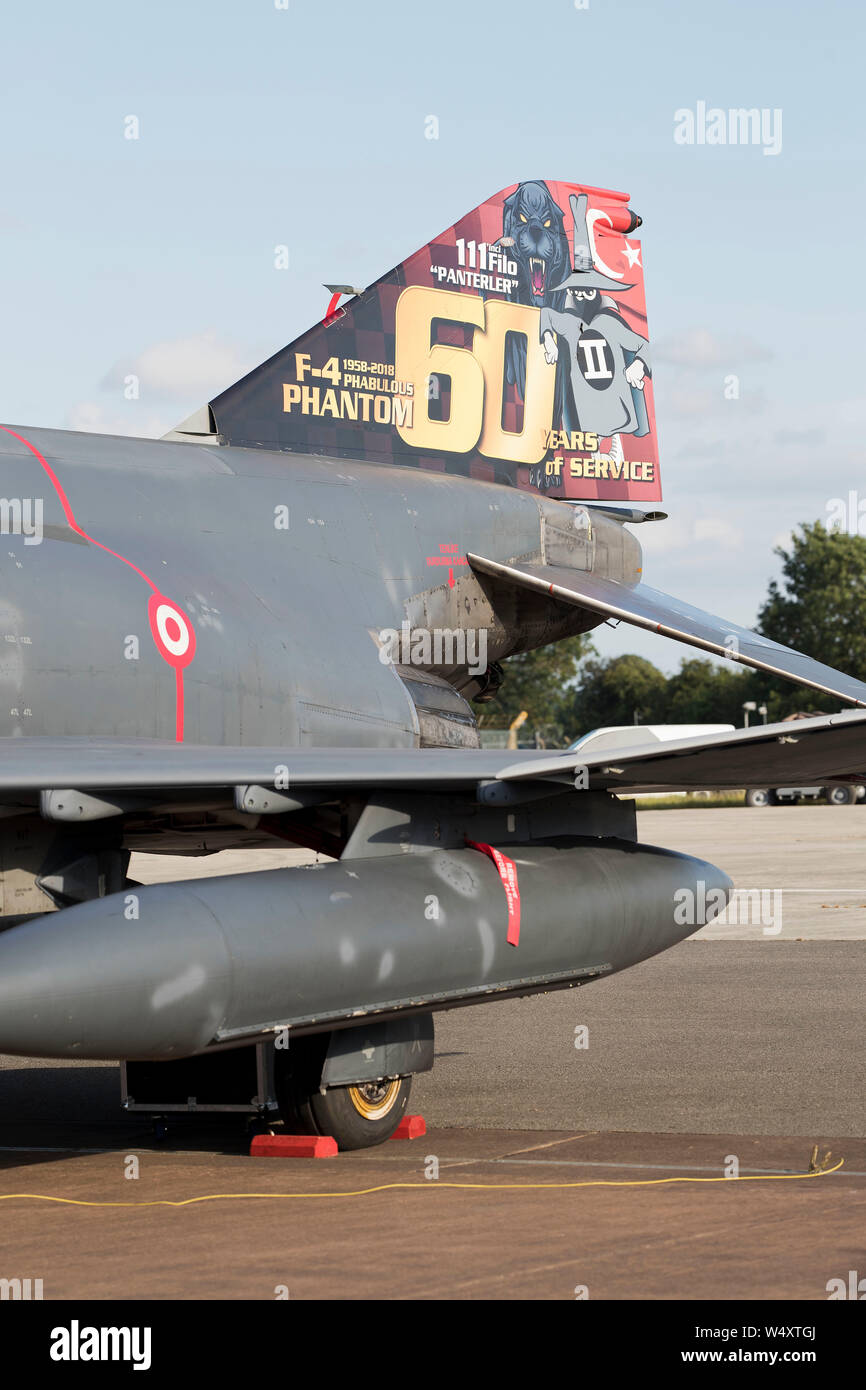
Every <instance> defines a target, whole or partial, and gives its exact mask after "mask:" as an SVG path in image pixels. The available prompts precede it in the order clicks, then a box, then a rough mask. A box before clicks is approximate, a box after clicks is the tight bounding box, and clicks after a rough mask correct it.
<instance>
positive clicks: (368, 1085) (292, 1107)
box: [280, 1076, 412, 1149]
mask: <svg viewBox="0 0 866 1390" xmlns="http://www.w3.org/2000/svg"><path fill="white" fill-rule="evenodd" d="M411 1089H412V1078H411V1076H397V1077H394V1078H391V1079H385V1080H384V1081H365V1082H361V1083H359V1084H358V1085H357V1086H329V1087H328V1089H327V1090H325V1091H320V1090H316V1091H313V1092H312V1093H311V1092H309V1091H306V1090H304V1088H303V1087H299V1086H298V1085H297V1084H293V1083H292V1081H291V1079H290V1078H287V1079H286V1084H284V1086H283V1087H282V1094H281V1096H280V1110H281V1113H282V1115H283V1118H284V1120H285V1123H286V1129H287V1130H288V1131H289V1132H290V1133H293V1134H330V1135H331V1136H332V1137H333V1138H334V1139H335V1140H336V1141H337V1148H338V1149H367V1148H371V1147H372V1146H373V1145H374V1144H384V1142H385V1140H386V1139H390V1138H391V1135H392V1134H393V1133H394V1130H395V1129H396V1128H397V1126H398V1125H399V1123H400V1121H401V1120H402V1118H403V1116H404V1115H405V1113H406V1106H407V1105H408V1103H409V1092H410V1090H411Z"/></svg>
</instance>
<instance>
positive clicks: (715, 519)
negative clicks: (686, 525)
mask: <svg viewBox="0 0 866 1390" xmlns="http://www.w3.org/2000/svg"><path fill="white" fill-rule="evenodd" d="M694 537H695V540H696V541H709V542H710V544H711V545H718V546H722V547H723V548H724V549H725V550H742V548H743V528H742V526H738V525H733V524H732V523H731V522H730V521H724V520H723V519H722V517H720V516H703V517H699V518H698V520H697V521H696V522H695V527H694Z"/></svg>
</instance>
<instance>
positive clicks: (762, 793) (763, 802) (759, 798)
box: [746, 787, 772, 806]
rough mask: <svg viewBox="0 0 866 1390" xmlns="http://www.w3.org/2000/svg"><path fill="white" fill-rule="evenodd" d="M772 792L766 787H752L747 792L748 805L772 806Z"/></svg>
mask: <svg viewBox="0 0 866 1390" xmlns="http://www.w3.org/2000/svg"><path fill="white" fill-rule="evenodd" d="M771 795H772V794H771V793H770V792H769V791H768V790H767V789H766V787H750V788H749V790H748V791H747V792H746V805H747V806H771V805H772V801H771Z"/></svg>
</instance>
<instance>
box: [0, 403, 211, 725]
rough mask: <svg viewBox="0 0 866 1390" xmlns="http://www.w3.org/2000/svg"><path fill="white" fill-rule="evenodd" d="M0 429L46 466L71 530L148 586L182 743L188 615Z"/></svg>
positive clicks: (191, 641)
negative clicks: (85, 522) (106, 540)
mask: <svg viewBox="0 0 866 1390" xmlns="http://www.w3.org/2000/svg"><path fill="white" fill-rule="evenodd" d="M0 429H2V430H5V432H6V434H11V435H12V438H13V439H17V440H19V442H20V443H21V444H23V445H24V446H25V448H27V449H29V450H30V452H31V454H33V456H34V458H36V459H37V460H38V461H39V463H40V464H41V466H42V468H43V469H44V470H45V472H46V474H47V475H48V478H49V479H50V481H51V486H52V487H53V488H54V491H55V492H56V493H57V497H58V499H59V501H60V505H61V507H62V508H63V515H64V516H65V517H66V521H67V523H68V525H69V527H70V529H71V530H72V531H75V532H76V534H77V535H79V536H81V537H83V539H84V540H86V541H89V543H90V544H91V545H95V546H96V547H97V548H98V549H99V550H104V551H105V552H106V554H108V555H113V556H114V558H115V559H116V560H120V561H121V562H122V563H123V564H124V565H128V566H129V568H130V569H131V570H135V573H136V574H138V575H140V576H141V578H142V579H143V580H144V582H145V584H147V586H148V588H150V589H151V591H152V592H151V595H150V599H149V601H148V605H147V620H148V624H149V626H150V633H151V636H152V637H153V641H154V646H155V647H156V650H157V651H158V652H159V654H160V656H161V657H162V659H163V660H164V661H166V662H167V663H168V665H169V666H171V667H173V669H174V674H175V692H176V698H175V739H176V740H177V742H178V743H183V673H184V668H185V667H187V666H188V665H189V664H190V662H191V661H192V659H193V657H194V656H195V631H194V629H193V626H192V623H191V622H190V620H189V618H188V617H187V615H186V614H185V613H184V612H182V611H181V609H180V608H178V606H177V604H176V603H173V602H172V600H171V599H170V598H166V596H165V594H163V593H160V591H159V589H158V588H157V587H156V585H155V584H154V582H153V580H152V579H151V578H150V576H149V575H147V574H145V572H144V570H143V569H139V567H138V565H135V564H133V562H132V561H131V560H127V558H126V556H125V555H121V554H120V553H119V552H118V551H117V550H112V549H111V546H110V545H103V543H102V541H98V540H95V539H94V537H93V536H91V535H89V534H88V533H87V531H85V530H84V528H83V527H82V526H79V524H78V522H77V521H76V520H75V513H74V512H73V510H72V507H71V506H70V503H69V499H68V497H67V496H66V493H65V492H64V491H63V488H62V486H61V484H60V479H59V478H58V477H57V474H56V473H55V472H54V469H53V468H52V467H51V464H50V463H49V462H48V460H47V459H46V458H44V456H43V455H42V454H40V452H39V450H38V449H37V448H35V446H34V445H33V444H31V443H30V441H29V439H25V438H24V436H23V434H17V433H16V431H15V430H11V429H10V428H9V426H8V425H0Z"/></svg>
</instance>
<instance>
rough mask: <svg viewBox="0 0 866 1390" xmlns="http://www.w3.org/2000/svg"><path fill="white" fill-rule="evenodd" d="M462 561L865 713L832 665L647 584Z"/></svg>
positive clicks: (862, 693)
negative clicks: (782, 680)
mask: <svg viewBox="0 0 866 1390" xmlns="http://www.w3.org/2000/svg"><path fill="white" fill-rule="evenodd" d="M467 559H468V561H469V563H470V565H471V566H472V568H473V569H474V570H477V571H478V572H479V573H481V574H489V575H490V576H491V577H493V578H495V579H501V580H504V581H505V582H506V583H509V584H515V585H518V586H519V587H521V588H525V589H532V590H534V592H536V593H542V594H549V595H550V597H551V598H555V599H558V600H559V601H560V602H562V603H573V604H575V605H576V606H577V607H578V608H587V609H590V610H591V611H592V612H594V613H603V614H604V616H605V617H606V618H616V619H618V620H619V621H621V622H624V623H631V624H632V625H633V626H634V627H642V628H645V629H646V631H647V632H658V633H660V634H661V635H662V636H663V637H672V638H673V639H674V640H675V641H676V642H685V643H687V644H688V645H689V646H691V647H699V648H700V649H701V650H702V651H705V652H711V653H712V654H713V655H714V656H723V657H725V658H727V659H728V660H729V661H737V662H740V663H741V664H742V665H744V666H752V667H754V669H755V670H756V671H768V672H769V673H770V674H771V675H773V676H782V677H784V679H785V680H789V681H794V682H795V683H796V684H797V685H804V686H808V687H809V688H810V689H811V690H819V691H821V693H822V694H824V695H834V696H836V697H837V698H838V699H840V700H847V701H849V702H850V703H851V704H853V705H860V706H862V707H864V708H866V684H864V683H863V681H858V680H855V679H854V677H853V676H846V675H844V674H843V672H841V671H834V669H833V667H832V666H824V665H823V664H822V663H821V662H820V661H815V660H814V659H813V658H812V657H810V656H804V655H803V653H802V652H796V651H794V650H793V648H792V647H783V646H781V645H780V643H778V642H771V641H770V640H769V638H767V637H761V636H760V635H759V634H758V633H757V632H750V631H749V630H748V628H744V627H738V626H737V624H736V623H729V622H726V621H725V619H724V618H716V617H714V616H713V614H712V613H704V612H703V611H702V610H701V609H700V608H692V606H691V605H690V604H688V603H684V602H683V601H682V599H678V598H672V597H671V595H670V594H663V593H661V592H660V590H658V589H651V588H650V587H649V585H647V584H637V585H636V586H635V587H634V588H629V586H628V585H626V584H619V583H617V582H616V580H613V579H603V578H601V577H600V576H598V575H595V574H590V573H586V574H584V573H583V572H582V571H578V570H573V569H565V568H560V567H557V566H552V565H504V564H500V563H499V562H498V561H496V560H486V559H484V558H483V557H482V556H480V555H469V556H467Z"/></svg>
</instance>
